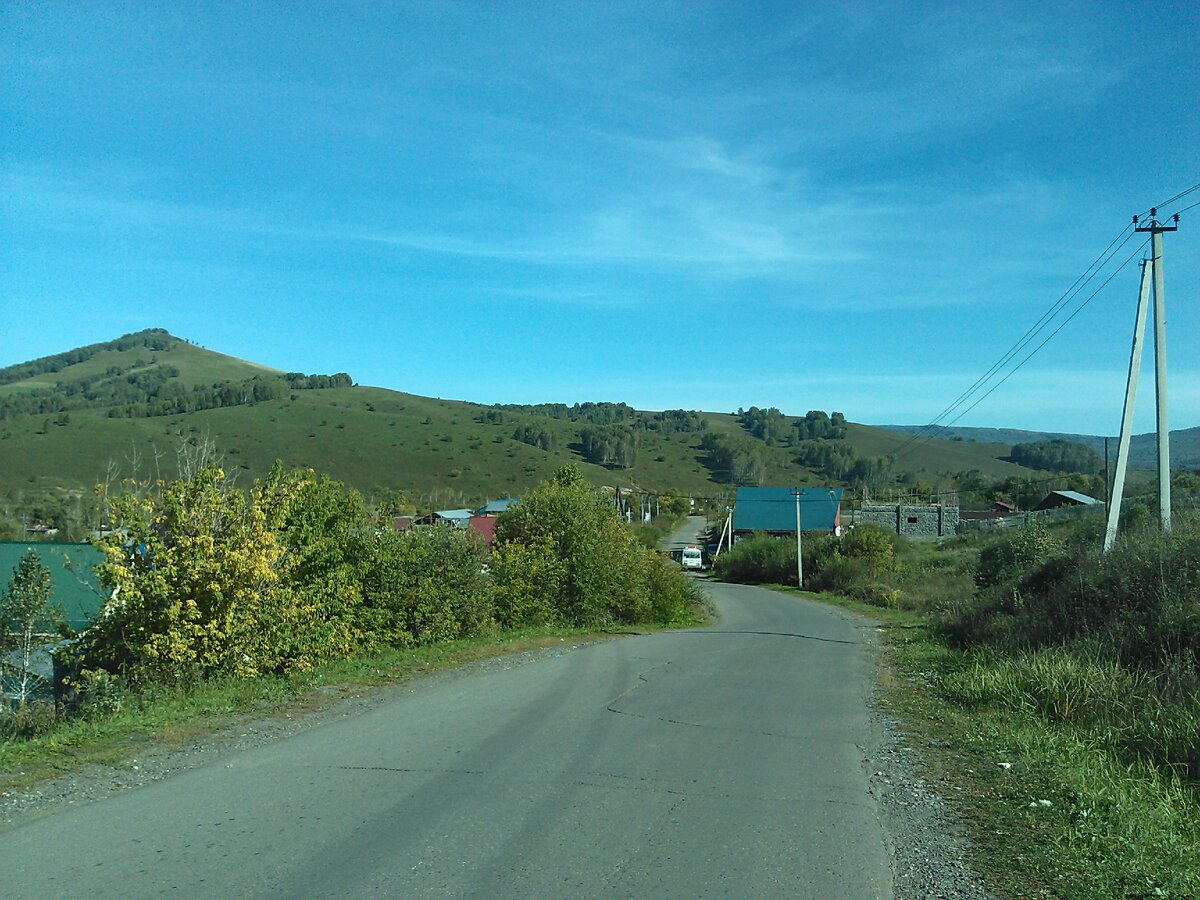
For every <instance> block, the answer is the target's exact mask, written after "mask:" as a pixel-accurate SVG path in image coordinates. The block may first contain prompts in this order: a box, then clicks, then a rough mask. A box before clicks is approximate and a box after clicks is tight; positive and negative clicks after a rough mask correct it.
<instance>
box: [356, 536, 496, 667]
mask: <svg viewBox="0 0 1200 900" xmlns="http://www.w3.org/2000/svg"><path fill="white" fill-rule="evenodd" d="M488 560H489V554H488V550H487V547H486V546H484V544H483V542H482V540H480V539H479V536H478V535H476V534H475V533H474V532H468V533H465V534H464V533H463V532H462V531H459V530H457V529H454V528H449V527H435V528H416V529H412V530H411V531H407V532H404V533H400V532H385V533H384V534H382V535H380V536H379V538H378V539H377V542H376V544H375V557H374V561H373V565H372V567H371V571H370V573H369V574H368V576H367V578H366V595H367V599H368V602H369V603H370V605H371V608H372V609H373V611H374V625H375V627H376V629H378V631H377V634H378V635H379V637H380V638H381V639H383V640H386V641H387V642H388V643H390V644H392V645H393V646H401V647H402V646H407V645H408V644H410V643H417V644H429V643H433V642H435V641H446V640H452V639H454V638H459V637H468V636H471V635H476V634H481V633H483V632H485V631H487V630H488V629H489V628H491V627H492V626H493V624H494V607H493V604H492V595H491V585H490V583H489V581H488V577H487V575H486V573H485V568H486V566H487V563H488Z"/></svg>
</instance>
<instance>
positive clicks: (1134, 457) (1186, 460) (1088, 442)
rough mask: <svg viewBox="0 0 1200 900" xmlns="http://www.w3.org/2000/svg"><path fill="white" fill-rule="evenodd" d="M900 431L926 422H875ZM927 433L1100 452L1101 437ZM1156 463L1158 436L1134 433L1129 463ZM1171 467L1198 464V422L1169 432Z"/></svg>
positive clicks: (1112, 448) (1111, 446)
mask: <svg viewBox="0 0 1200 900" xmlns="http://www.w3.org/2000/svg"><path fill="white" fill-rule="evenodd" d="M876 427H878V428H886V429H888V430H890V431H898V432H900V433H902V434H916V433H917V432H921V431H924V430H925V429H926V428H927V427H928V426H926V425H878V426H876ZM930 436H932V437H936V438H942V439H944V440H955V439H959V440H963V441H973V442H976V443H980V444H1014V445H1015V444H1028V443H1032V442H1033V441H1050V440H1063V441H1072V442H1074V443H1076V444H1083V445H1084V446H1085V447H1090V448H1091V449H1092V450H1095V451H1096V452H1097V453H1099V454H1100V455H1101V456H1103V455H1104V437H1103V436H1102V435H1094V434H1067V433H1065V432H1059V431H1023V430H1021V429H1019V428H968V427H960V426H957V425H952V426H949V427H947V428H935V429H932V430H931V431H930ZM1108 453H1109V460H1110V461H1111V462H1112V464H1113V465H1116V461H1117V439H1116V438H1115V437H1110V438H1109V439H1108ZM1157 464H1158V439H1157V437H1156V435H1155V434H1154V433H1153V432H1150V433H1148V434H1135V435H1134V436H1133V437H1132V438H1131V439H1130V441H1129V465H1131V466H1133V467H1134V468H1141V469H1152V468H1154V467H1155V466H1156V465H1157ZM1171 468H1172V469H1195V468H1200V426H1197V427H1195V428H1182V429H1179V430H1173V431H1172V432H1171Z"/></svg>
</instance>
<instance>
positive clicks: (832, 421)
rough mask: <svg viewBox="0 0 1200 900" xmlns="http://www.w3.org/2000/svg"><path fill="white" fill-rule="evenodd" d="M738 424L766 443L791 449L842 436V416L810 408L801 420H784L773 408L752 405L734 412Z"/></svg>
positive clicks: (842, 438)
mask: <svg viewBox="0 0 1200 900" xmlns="http://www.w3.org/2000/svg"><path fill="white" fill-rule="evenodd" d="M737 417H738V422H740V423H741V426H742V427H743V428H744V429H746V431H748V432H749V433H750V434H751V435H753V436H754V437H756V438H758V439H759V440H760V441H763V442H764V443H767V444H775V445H779V446H786V447H795V446H796V445H797V444H799V443H800V442H801V441H813V440H823V441H840V440H844V439H845V437H846V417H845V416H844V415H842V414H841V413H840V412H835V413H833V414H832V415H830V414H828V413H826V412H824V411H823V410H819V409H810V410H809V411H808V412H807V413H805V414H804V418H803V419H794V420H792V421H791V422H790V423H789V421H788V417H787V416H785V415H784V414H783V413H782V412H780V411H779V410H778V409H776V408H775V407H774V406H772V407H769V408H767V409H760V408H759V407H757V406H752V407H750V408H749V409H739V410H738V411H737Z"/></svg>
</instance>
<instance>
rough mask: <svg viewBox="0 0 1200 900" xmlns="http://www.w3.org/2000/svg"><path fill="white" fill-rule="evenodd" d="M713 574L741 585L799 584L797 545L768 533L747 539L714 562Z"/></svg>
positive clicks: (736, 544) (793, 541)
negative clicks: (797, 577) (797, 581)
mask: <svg viewBox="0 0 1200 900" xmlns="http://www.w3.org/2000/svg"><path fill="white" fill-rule="evenodd" d="M713 575H714V576H715V577H716V578H718V579H720V580H721V581H732V582H737V583H738V584H791V585H794V584H795V583H796V542H795V540H794V539H793V540H786V539H782V538H775V537H771V536H770V535H766V534H755V535H752V536H751V537H749V538H743V539H741V540H740V541H738V542H737V543H735V544H734V545H733V546H732V547H730V548H729V549H728V550H727V551H725V552H724V553H722V554H721V555H720V556H718V557H717V558H716V559H715V560H713Z"/></svg>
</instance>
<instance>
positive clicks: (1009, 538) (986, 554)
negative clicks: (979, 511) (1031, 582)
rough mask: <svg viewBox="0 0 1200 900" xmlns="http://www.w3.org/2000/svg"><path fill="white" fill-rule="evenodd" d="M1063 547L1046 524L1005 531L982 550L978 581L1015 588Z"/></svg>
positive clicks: (989, 584) (984, 585) (994, 585)
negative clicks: (1009, 531) (1010, 531)
mask: <svg viewBox="0 0 1200 900" xmlns="http://www.w3.org/2000/svg"><path fill="white" fill-rule="evenodd" d="M1062 551H1063V544H1062V541H1060V540H1059V539H1058V538H1056V537H1055V536H1054V535H1052V534H1051V533H1050V532H1049V530H1047V528H1046V526H1045V525H1043V524H1041V523H1040V522H1034V523H1032V524H1030V525H1026V526H1025V527H1023V528H1017V529H1015V530H1013V532H1012V533H1010V534H1006V535H1004V536H1003V537H1002V538H1000V539H999V540H998V541H996V542H995V543H993V544H991V545H989V546H987V547H985V548H984V549H983V550H982V551H981V552H980V554H979V567H978V569H977V570H976V574H975V581H976V583H977V584H978V585H979V586H980V587H1004V588H1008V589H1011V588H1014V587H1016V586H1018V585H1019V584H1020V582H1021V581H1022V579H1024V578H1025V577H1026V576H1027V575H1028V574H1029V573H1030V572H1031V571H1033V570H1034V569H1036V568H1038V567H1039V566H1041V565H1043V564H1044V563H1045V562H1046V561H1047V560H1049V559H1050V558H1051V557H1053V556H1056V555H1057V554H1059V553H1062Z"/></svg>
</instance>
